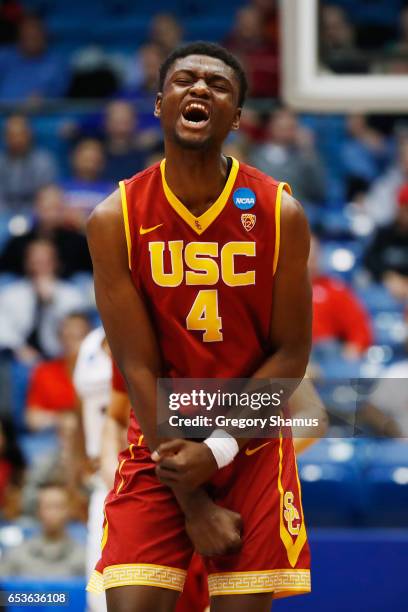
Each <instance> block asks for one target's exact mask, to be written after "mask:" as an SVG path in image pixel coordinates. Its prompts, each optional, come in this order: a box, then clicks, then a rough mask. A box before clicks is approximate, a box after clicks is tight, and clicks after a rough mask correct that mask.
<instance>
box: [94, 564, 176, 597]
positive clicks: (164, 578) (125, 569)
mask: <svg viewBox="0 0 408 612" xmlns="http://www.w3.org/2000/svg"><path fill="white" fill-rule="evenodd" d="M186 575H187V572H186V571H185V570H181V569H178V568H176V567H168V566H166V565H154V564H152V563H127V564H121V565H109V566H108V567H105V569H104V570H103V574H101V573H100V572H98V571H96V570H94V572H93V573H92V575H91V578H90V580H89V582H88V585H87V587H86V590H87V591H90V592H91V593H102V592H103V591H104V590H105V589H111V588H113V587H119V586H128V585H145V586H155V587H160V588H162V589H171V590H172V591H182V590H183V587H184V582H185V580H186Z"/></svg>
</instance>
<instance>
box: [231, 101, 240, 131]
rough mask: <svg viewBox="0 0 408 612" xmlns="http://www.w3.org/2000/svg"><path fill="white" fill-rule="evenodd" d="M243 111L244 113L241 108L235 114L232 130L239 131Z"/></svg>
mask: <svg viewBox="0 0 408 612" xmlns="http://www.w3.org/2000/svg"><path fill="white" fill-rule="evenodd" d="M241 111H242V108H241V107H240V106H239V107H238V108H237V111H236V113H235V117H234V121H233V122H232V126H231V129H232V130H239V122H240V120H241Z"/></svg>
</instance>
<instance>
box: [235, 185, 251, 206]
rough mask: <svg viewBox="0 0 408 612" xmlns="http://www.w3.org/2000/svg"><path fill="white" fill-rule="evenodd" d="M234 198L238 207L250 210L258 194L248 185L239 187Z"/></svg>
mask: <svg viewBox="0 0 408 612" xmlns="http://www.w3.org/2000/svg"><path fill="white" fill-rule="evenodd" d="M232 199H233V200H234V204H235V206H236V207H237V208H240V209H241V210H249V209H250V208H252V207H253V206H255V202H256V195H255V194H254V192H253V191H252V189H249V188H248V187H239V189H236V190H235V191H234V193H233V196H232Z"/></svg>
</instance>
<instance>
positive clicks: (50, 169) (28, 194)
mask: <svg viewBox="0 0 408 612" xmlns="http://www.w3.org/2000/svg"><path fill="white" fill-rule="evenodd" d="M4 141H5V142H4V144H5V147H4V152H2V153H0V208H2V209H3V210H5V211H7V212H10V213H13V214H16V213H23V212H31V207H32V204H33V200H34V195H35V193H36V192H37V191H38V189H40V188H41V187H43V186H44V185H47V184H49V183H52V182H53V181H55V179H56V178H57V176H56V175H57V166H56V163H55V160H54V158H53V157H52V156H51V155H50V154H49V153H48V152H47V151H42V150H41V149H37V148H36V147H35V145H34V142H33V135H32V132H31V128H30V125H29V123H28V121H27V119H26V118H25V117H23V116H22V115H12V116H11V117H9V118H8V119H7V121H6V124H5V130H4Z"/></svg>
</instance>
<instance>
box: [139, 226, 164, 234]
mask: <svg viewBox="0 0 408 612" xmlns="http://www.w3.org/2000/svg"><path fill="white" fill-rule="evenodd" d="M162 225H163V223H159V225H154V226H153V227H142V226H140V228H139V234H140V235H141V236H143V234H148V233H149V232H152V231H153V230H155V229H157V228H158V227H161V226H162Z"/></svg>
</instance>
